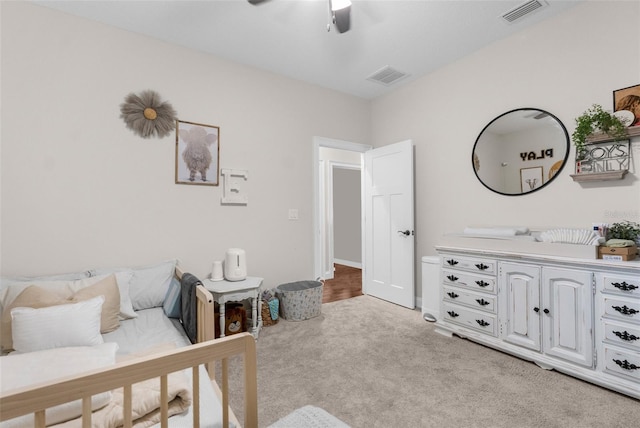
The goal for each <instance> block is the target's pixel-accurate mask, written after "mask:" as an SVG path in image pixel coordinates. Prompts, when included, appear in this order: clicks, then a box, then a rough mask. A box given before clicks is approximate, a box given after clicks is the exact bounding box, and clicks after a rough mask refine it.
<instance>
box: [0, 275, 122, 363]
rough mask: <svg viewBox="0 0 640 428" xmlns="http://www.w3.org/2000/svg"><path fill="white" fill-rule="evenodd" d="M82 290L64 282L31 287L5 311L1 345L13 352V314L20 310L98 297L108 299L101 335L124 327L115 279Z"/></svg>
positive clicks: (105, 303)
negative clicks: (14, 310) (14, 311)
mask: <svg viewBox="0 0 640 428" xmlns="http://www.w3.org/2000/svg"><path fill="white" fill-rule="evenodd" d="M82 285H83V287H81V286H80V285H78V284H75V285H74V284H73V282H72V283H64V284H61V285H59V286H51V287H49V286H47V285H46V284H45V285H44V287H47V288H42V285H41V286H36V285H29V286H27V287H26V288H25V289H23V290H22V292H21V293H20V294H19V295H18V296H16V297H15V298H14V299H13V301H11V302H10V303H9V305H8V306H7V307H6V308H5V310H4V311H3V314H2V319H1V324H2V326H1V327H2V329H1V332H2V338H1V339H0V343H1V345H2V349H3V350H4V351H8V350H11V349H12V342H13V340H12V339H13V333H12V327H11V311H12V310H13V309H14V308H17V307H28V308H35V309H39V308H44V307H48V306H54V305H61V304H68V303H74V302H79V301H83V300H88V299H90V298H92V297H96V296H104V297H105V302H104V305H103V306H102V313H101V321H100V332H101V333H107V332H110V331H113V330H115V329H116V328H118V326H119V325H120V322H119V313H120V302H121V299H120V292H119V288H118V285H117V284H116V278H115V276H114V275H113V274H112V275H109V276H107V277H102V279H99V281H98V282H96V283H95V284H93V285H90V286H84V285H86V284H82ZM73 288H79V289H78V291H77V292H75V293H72V292H71V291H70V290H71V289H73Z"/></svg>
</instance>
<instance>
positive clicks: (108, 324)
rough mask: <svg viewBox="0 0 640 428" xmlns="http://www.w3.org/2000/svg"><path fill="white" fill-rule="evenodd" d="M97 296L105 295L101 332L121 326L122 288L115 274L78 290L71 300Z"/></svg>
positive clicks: (76, 300) (74, 301)
mask: <svg viewBox="0 0 640 428" xmlns="http://www.w3.org/2000/svg"><path fill="white" fill-rule="evenodd" d="M97 296H104V303H103V304H102V316H101V318H100V333H103V334H104V333H109V332H110V331H113V330H115V329H117V328H118V327H120V318H119V317H118V316H119V315H120V290H119V289H118V282H117V281H116V276H115V275H114V274H111V275H109V276H108V277H106V278H105V279H103V280H102V281H100V282H96V283H95V284H93V285H91V286H89V287H86V288H82V289H80V290H78V291H77V292H76V293H75V294H74V295H73V296H71V298H70V299H69V302H71V303H77V302H82V301H84V300H89V299H91V298H93V297H97ZM69 302H67V303H69Z"/></svg>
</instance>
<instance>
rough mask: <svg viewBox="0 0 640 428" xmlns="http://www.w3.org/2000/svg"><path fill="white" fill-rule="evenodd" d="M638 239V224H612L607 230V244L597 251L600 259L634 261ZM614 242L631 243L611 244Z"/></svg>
mask: <svg viewBox="0 0 640 428" xmlns="http://www.w3.org/2000/svg"><path fill="white" fill-rule="evenodd" d="M638 238H640V224H638V223H634V222H632V221H628V220H624V221H621V222H618V223H613V224H612V225H611V226H609V229H608V230H607V242H606V243H605V245H604V246H601V247H600V248H599V249H598V254H599V257H600V258H612V259H615V260H634V259H635V258H636V254H637V252H638V246H637V243H638ZM615 240H625V241H633V242H634V244H632V245H630V244H629V243H628V242H615V243H614V242H613V241H615Z"/></svg>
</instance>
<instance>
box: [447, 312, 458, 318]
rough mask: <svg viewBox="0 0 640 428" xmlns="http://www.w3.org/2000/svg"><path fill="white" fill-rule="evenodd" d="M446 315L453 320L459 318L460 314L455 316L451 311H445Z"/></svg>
mask: <svg viewBox="0 0 640 428" xmlns="http://www.w3.org/2000/svg"><path fill="white" fill-rule="evenodd" d="M447 313H448V314H449V316H450V317H451V318H455V317H459V316H460V314H456V313H455V312H453V311H447Z"/></svg>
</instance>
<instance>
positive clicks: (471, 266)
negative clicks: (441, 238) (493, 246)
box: [442, 254, 498, 275]
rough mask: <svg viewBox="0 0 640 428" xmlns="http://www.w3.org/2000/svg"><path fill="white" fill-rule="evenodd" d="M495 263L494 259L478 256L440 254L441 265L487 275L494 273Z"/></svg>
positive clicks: (495, 270)
mask: <svg viewBox="0 0 640 428" xmlns="http://www.w3.org/2000/svg"><path fill="white" fill-rule="evenodd" d="M497 265H498V263H497V262H496V261H495V260H491V259H483V258H480V257H477V258H476V257H459V256H453V255H449V254H445V255H443V256H442V267H445V268H453V269H461V270H466V271H469V272H479V273H484V274H487V275H495V274H496V272H497V268H496V266H497Z"/></svg>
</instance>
